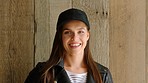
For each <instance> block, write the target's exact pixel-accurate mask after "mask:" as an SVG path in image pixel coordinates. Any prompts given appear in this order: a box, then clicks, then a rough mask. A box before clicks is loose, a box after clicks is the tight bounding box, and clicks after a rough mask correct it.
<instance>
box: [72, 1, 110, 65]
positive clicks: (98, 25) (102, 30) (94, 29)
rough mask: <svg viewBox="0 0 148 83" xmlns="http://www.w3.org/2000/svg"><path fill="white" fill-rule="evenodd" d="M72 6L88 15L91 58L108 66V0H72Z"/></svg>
mask: <svg viewBox="0 0 148 83" xmlns="http://www.w3.org/2000/svg"><path fill="white" fill-rule="evenodd" d="M73 7H74V8H79V9H82V10H84V11H85V12H86V13H87V15H88V18H89V21H90V26H91V29H90V33H91V39H90V48H91V52H92V55H93V58H94V59H95V60H96V61H98V62H100V63H101V64H103V65H105V66H109V26H108V25H109V23H108V0H73Z"/></svg>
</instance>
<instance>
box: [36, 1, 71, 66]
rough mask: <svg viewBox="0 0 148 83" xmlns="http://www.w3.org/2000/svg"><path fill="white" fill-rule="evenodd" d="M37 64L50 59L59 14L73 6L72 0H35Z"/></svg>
mask: <svg viewBox="0 0 148 83" xmlns="http://www.w3.org/2000/svg"><path fill="white" fill-rule="evenodd" d="M35 4H36V5H35V22H36V35H35V42H36V44H35V45H36V48H35V50H36V51H35V64H37V63H38V62H41V61H46V60H48V58H49V56H50V52H51V49H52V44H53V40H54V36H55V30H56V23H57V18H58V15H59V14H60V13H61V12H62V11H63V10H65V9H67V8H70V7H71V0H60V1H59V0H36V1H35Z"/></svg>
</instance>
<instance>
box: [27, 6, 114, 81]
mask: <svg viewBox="0 0 148 83" xmlns="http://www.w3.org/2000/svg"><path fill="white" fill-rule="evenodd" d="M89 29H90V25H89V21H88V19H87V15H86V13H85V12H84V11H82V10H79V9H74V8H72V9H68V10H66V11H64V12H62V13H61V14H60V15H59V18H58V22H57V27H56V35H55V39H54V43H53V48H52V52H51V55H50V58H49V60H48V61H46V62H42V63H38V64H37V66H36V67H35V68H34V69H33V70H32V71H31V72H30V74H29V76H28V77H27V79H26V81H25V83H54V82H57V83H113V81H112V77H111V74H110V71H109V70H108V68H106V67H104V66H102V65H101V64H99V63H97V62H95V61H94V60H93V58H92V56H91V52H90V49H89V37H90V32H89Z"/></svg>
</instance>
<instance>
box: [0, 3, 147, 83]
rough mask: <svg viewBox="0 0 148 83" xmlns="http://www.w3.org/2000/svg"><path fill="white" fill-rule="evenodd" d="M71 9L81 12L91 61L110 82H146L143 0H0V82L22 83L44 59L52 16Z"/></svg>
mask: <svg viewBox="0 0 148 83" xmlns="http://www.w3.org/2000/svg"><path fill="white" fill-rule="evenodd" d="M72 7H73V8H79V9H82V10H84V11H85V12H86V13H87V15H88V18H89V20H90V25H91V41H90V46H91V51H92V54H93V58H94V59H95V60H96V61H97V62H99V63H101V64H103V65H105V66H107V67H108V68H109V69H110V71H111V73H112V75H113V80H114V83H148V56H147V55H148V50H147V47H148V44H147V42H148V41H147V39H148V35H147V32H148V29H147V24H148V23H147V19H148V18H147V17H148V5H147V1H146V0H120V1H119V0H0V63H1V65H0V83H23V82H24V80H25V78H26V77H27V75H28V73H29V71H31V70H32V68H33V67H34V66H35V65H36V64H37V63H38V62H40V61H46V60H47V59H48V58H49V55H50V52H51V47H52V43H53V38H54V35H55V27H56V22H57V17H58V15H59V13H60V12H62V11H63V10H66V9H68V8H72Z"/></svg>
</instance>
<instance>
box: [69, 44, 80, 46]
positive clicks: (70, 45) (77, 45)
mask: <svg viewBox="0 0 148 83" xmlns="http://www.w3.org/2000/svg"><path fill="white" fill-rule="evenodd" d="M70 46H80V44H70Z"/></svg>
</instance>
